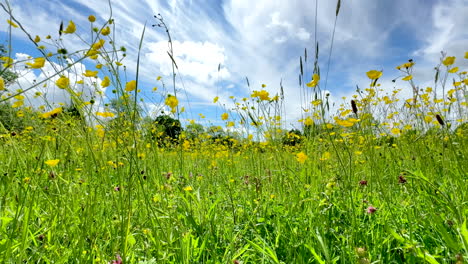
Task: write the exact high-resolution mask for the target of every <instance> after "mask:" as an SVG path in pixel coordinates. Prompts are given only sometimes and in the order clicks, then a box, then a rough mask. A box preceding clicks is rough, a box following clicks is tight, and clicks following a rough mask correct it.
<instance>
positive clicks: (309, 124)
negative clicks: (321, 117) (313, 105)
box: [303, 116, 314, 126]
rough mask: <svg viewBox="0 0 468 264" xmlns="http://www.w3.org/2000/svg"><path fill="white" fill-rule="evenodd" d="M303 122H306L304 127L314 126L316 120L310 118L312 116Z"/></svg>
mask: <svg viewBox="0 0 468 264" xmlns="http://www.w3.org/2000/svg"><path fill="white" fill-rule="evenodd" d="M303 122H304V125H306V126H311V125H313V124H314V120H313V119H312V118H310V116H308V117H307V118H306V119H305V120H304V121H303Z"/></svg>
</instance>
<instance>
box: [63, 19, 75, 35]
mask: <svg viewBox="0 0 468 264" xmlns="http://www.w3.org/2000/svg"><path fill="white" fill-rule="evenodd" d="M75 31H76V26H75V23H73V21H71V20H70V22H69V23H68V26H67V28H66V29H65V30H64V31H63V33H65V34H73V33H75Z"/></svg>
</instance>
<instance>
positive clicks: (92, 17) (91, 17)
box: [88, 15, 96, 23]
mask: <svg viewBox="0 0 468 264" xmlns="http://www.w3.org/2000/svg"><path fill="white" fill-rule="evenodd" d="M88 21H89V22H91V23H93V22H94V21H96V17H95V16H93V15H90V16H89V17H88Z"/></svg>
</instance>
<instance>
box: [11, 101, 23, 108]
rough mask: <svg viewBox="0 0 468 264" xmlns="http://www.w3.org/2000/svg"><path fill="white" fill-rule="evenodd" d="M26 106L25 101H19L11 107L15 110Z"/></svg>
mask: <svg viewBox="0 0 468 264" xmlns="http://www.w3.org/2000/svg"><path fill="white" fill-rule="evenodd" d="M22 105H24V101H23V100H19V101H16V102H14V103H13V105H12V106H11V107H13V108H18V107H20V106H22Z"/></svg>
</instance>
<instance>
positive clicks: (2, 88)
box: [0, 76, 5, 91]
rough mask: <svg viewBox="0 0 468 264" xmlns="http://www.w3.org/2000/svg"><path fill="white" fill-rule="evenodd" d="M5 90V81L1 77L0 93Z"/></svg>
mask: <svg viewBox="0 0 468 264" xmlns="http://www.w3.org/2000/svg"><path fill="white" fill-rule="evenodd" d="M3 90H5V80H3V78H2V77H1V76H0V91H3Z"/></svg>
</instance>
